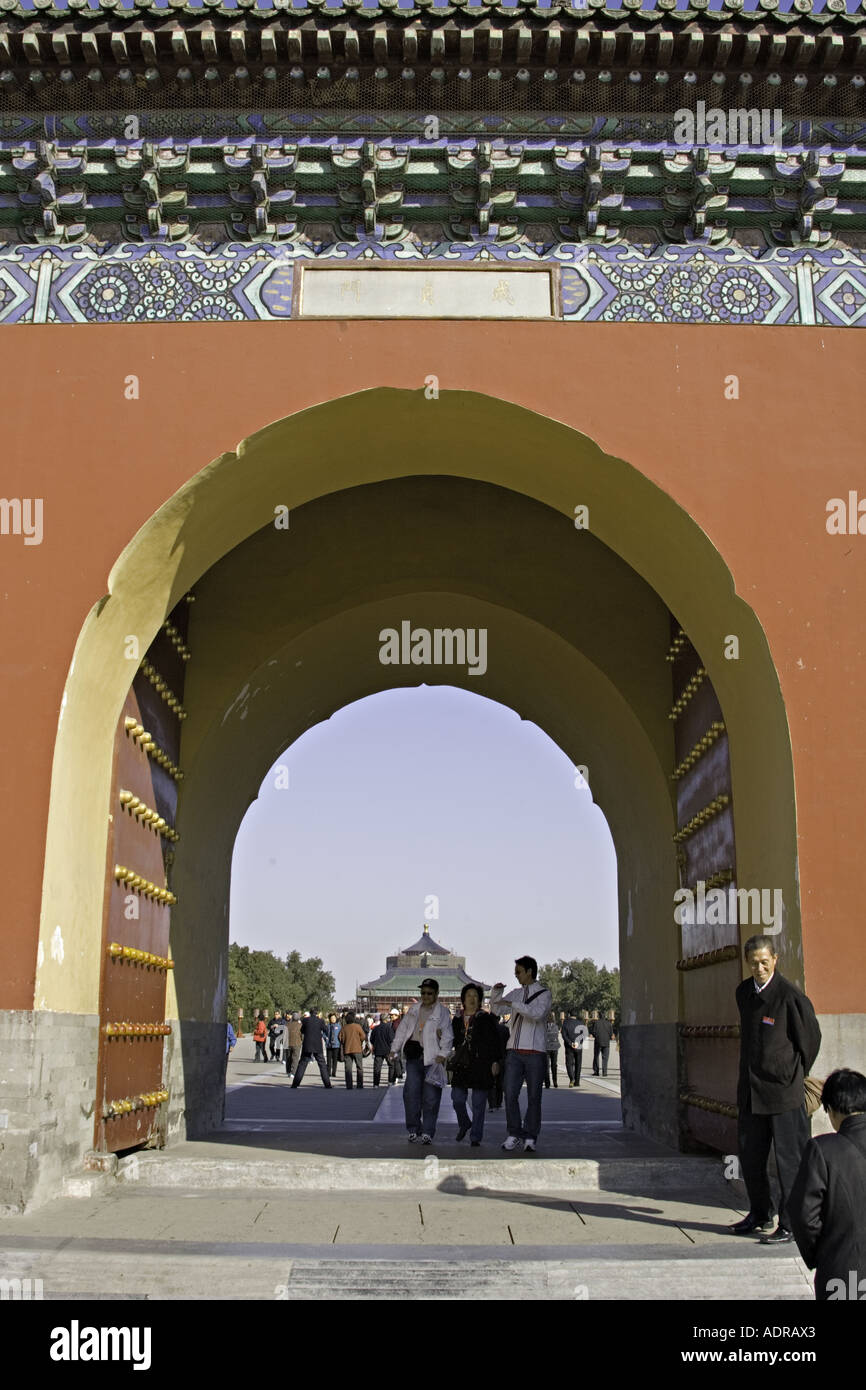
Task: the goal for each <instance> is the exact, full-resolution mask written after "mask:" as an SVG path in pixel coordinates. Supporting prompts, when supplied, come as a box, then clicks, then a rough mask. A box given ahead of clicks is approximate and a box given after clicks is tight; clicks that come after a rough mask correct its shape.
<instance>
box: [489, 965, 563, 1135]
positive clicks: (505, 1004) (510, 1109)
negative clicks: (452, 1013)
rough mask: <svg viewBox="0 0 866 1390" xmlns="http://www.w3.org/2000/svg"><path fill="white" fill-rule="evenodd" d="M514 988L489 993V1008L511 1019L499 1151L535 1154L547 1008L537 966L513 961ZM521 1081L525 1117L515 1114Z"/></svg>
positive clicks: (546, 994)
mask: <svg viewBox="0 0 866 1390" xmlns="http://www.w3.org/2000/svg"><path fill="white" fill-rule="evenodd" d="M514 973H515V975H516V976H517V982H518V985H519V988H518V989H513V990H512V991H511V993H510V994H503V990H504V989H505V985H504V984H498V985H494V986H493V989H492V990H491V992H490V1009H491V1012H492V1013H495V1014H510V1015H511V1025H510V1027H511V1033H510V1036H509V1038H508V1049H507V1051H506V1053H505V1087H504V1090H505V1122H506V1124H507V1126H508V1138H507V1139H506V1141H505V1143H504V1144H503V1145H502V1147H503V1149H508V1150H509V1151H510V1150H512V1149H521V1148H522V1149H524V1150H525V1151H526V1152H527V1153H535V1146H536V1143H537V1141H538V1132H539V1130H540V1129H541V1088H542V1086H543V1085H544V1061H545V1057H546V1055H547V1041H546V1022H547V1015H548V1014H549V1013H550V1009H551V1004H552V1000H551V995H550V990H549V989H548V988H547V986H546V985H540V984H539V983H538V962H537V961H535V960H533V958H532V956H521V957H520V959H519V960H516V961H515V962H514ZM524 1081H525V1082H526V1116H525V1118H523V1119H521V1115H520V1091H521V1088H522V1086H523V1083H524Z"/></svg>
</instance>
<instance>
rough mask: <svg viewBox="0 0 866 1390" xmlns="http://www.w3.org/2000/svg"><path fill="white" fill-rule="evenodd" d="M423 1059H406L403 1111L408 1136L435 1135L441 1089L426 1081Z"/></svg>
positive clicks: (431, 1136)
mask: <svg viewBox="0 0 866 1390" xmlns="http://www.w3.org/2000/svg"><path fill="white" fill-rule="evenodd" d="M426 1072H427V1068H426V1067H425V1065H424V1059H423V1057H407V1058H406V1080H405V1082H404V1083H403V1110H404V1112H405V1114H406V1128H407V1130H408V1131H409V1133H410V1134H429V1135H430V1138H431V1139H432V1138H433V1136H434V1134H435V1133H436V1121H437V1119H438V1118H439V1107H440V1105H441V1104H442V1087H441V1086H434V1085H433V1084H432V1082H430V1081H428V1080H427V1079H426Z"/></svg>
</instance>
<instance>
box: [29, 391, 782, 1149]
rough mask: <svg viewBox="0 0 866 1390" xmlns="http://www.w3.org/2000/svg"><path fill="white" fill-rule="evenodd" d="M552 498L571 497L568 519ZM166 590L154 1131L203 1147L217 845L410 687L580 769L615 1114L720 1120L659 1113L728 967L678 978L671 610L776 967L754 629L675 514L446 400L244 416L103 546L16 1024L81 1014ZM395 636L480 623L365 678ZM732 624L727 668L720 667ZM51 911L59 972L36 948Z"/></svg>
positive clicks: (59, 761)
mask: <svg viewBox="0 0 866 1390" xmlns="http://www.w3.org/2000/svg"><path fill="white" fill-rule="evenodd" d="M576 508H586V509H587V511H586V515H585V517H584V514H583V513H580V514H579V515H580V517H581V519H582V520H585V521H586V523H587V524H586V525H585V526H584V527H583V528H582V529H578V528H576V527H575V524H574V521H575V509H576ZM283 509H286V510H285V511H284V510H283ZM275 516H276V517H277V518H286V517H287V518H288V522H289V524H288V527H287V528H284V527H283V526H280V525H275V524H274V523H275ZM191 589H194V592H195V603H194V605H192V607H191V609H190V610H189V628H188V632H187V634H186V635H187V639H188V644H189V647H190V649H191V651H192V653H193V659H192V660H190V662H189V664H188V667H187V668H186V672H185V682H184V690H183V705H184V710H185V712H186V715H187V718H186V719H185V720H184V722H183V725H182V732H181V731H180V729H178V744H177V746H178V748H179V762H180V764H181V765H182V767H183V769H184V780H183V781H182V782H181V783H180V784H179V785H180V791H179V795H178V798H177V820H176V828H177V831H178V832H179V833H180V836H181V839H180V842H179V844H178V846H177V849H176V853H175V859H174V862H173V864H172V865H171V873H170V886H171V891H172V893H173V894H174V895H175V896H176V899H177V901H176V904H174V905H173V906H172V907H171V949H172V954H173V957H174V961H175V967H176V968H175V970H174V974H173V977H172V979H171V981H170V986H169V1017H171V1018H177V1019H178V1020H179V1027H178V1028H176V1029H175V1032H174V1035H173V1036H172V1038H171V1040H170V1043H169V1044H168V1045H167V1053H168V1056H167V1068H168V1070H167V1079H168V1082H169V1085H170V1090H171V1100H170V1102H169V1105H168V1121H167V1127H168V1132H169V1133H173V1132H177V1131H178V1130H179V1129H180V1128H181V1127H182V1125H184V1124H185V1126H186V1129H187V1131H188V1132H190V1133H197V1134H200V1133H202V1132H204V1131H205V1130H206V1129H207V1128H208V1127H209V1126H210V1125H211V1124H213V1123H215V1122H216V1121H217V1120H218V1119H219V1115H220V1112H221V1105H222V1088H221V1068H220V1066H219V1065H217V1063H218V1061H219V1059H220V1057H221V1055H222V1050H223V1047H224V1043H223V1024H222V1020H223V1019H224V991H225V961H226V950H227V942H228V933H227V924H228V891H229V873H230V862H231V850H232V844H233V842H234V837H235V834H236V831H237V827H238V825H239V823H240V819H241V817H242V816H243V814H244V811H245V810H246V808H247V806H248V805H249V803H250V801H251V799H252V798H253V797H255V795H256V792H257V789H258V786H259V784H260V781H261V778H262V776H263V775H264V773H265V771H266V770H267V768H268V767H269V766H270V765H271V763H272V762H273V761H274V758H275V757H276V756H277V754H278V753H279V752H280V750H281V749H282V748H284V747H286V746H287V745H288V744H289V743H291V742H292V741H293V740H294V739H295V738H296V737H297V736H298V735H299V734H300V733H302V732H303V731H304V730H305V729H307V728H309V727H310V725H311V724H313V723H316V722H318V721H320V720H322V719H326V718H328V717H329V716H330V715H331V714H332V713H333V712H334V710H336V709H338V708H340V707H341V706H342V705H344V704H346V703H347V702H349V701H351V700H355V699H358V698H361V697H362V696H364V695H368V694H372V693H374V692H375V691H377V690H382V689H386V688H390V687H393V686H394V685H400V684H415V683H417V682H418V681H419V679H423V680H424V681H425V682H426V683H428V684H431V683H435V682H437V681H440V680H441V681H443V682H445V683H447V684H450V685H458V686H463V687H464V688H466V689H472V690H476V691H477V692H478V693H483V694H485V695H487V696H488V697H490V698H492V699H495V700H499V701H501V702H502V703H504V704H507V705H509V706H511V707H512V708H514V709H515V710H517V711H518V712H519V713H520V714H521V715H522V716H523V717H524V718H527V719H531V720H532V721H533V722H534V723H536V724H538V725H539V726H540V727H541V728H543V729H544V730H545V731H546V732H547V733H548V734H549V735H550V737H551V738H553V739H554V740H555V741H556V742H557V743H558V744H559V746H560V747H561V748H562V749H563V750H564V751H565V752H566V753H567V755H568V756H569V757H570V758H571V759H572V760H573V761H574V763H575V764H581V765H585V766H586V767H587V768H588V769H589V782H590V787H591V790H592V794H593V797H594V798H595V800H596V802H597V803H598V805H599V806H600V807H601V808H602V810H603V811H604V814H605V815H606V817H607V820H608V823H609V825H610V827H611V832H612V834H613V837H614V842H615V845H616V849H617V858H618V878H619V889H618V891H619V914H620V945H621V962H622V972H623V1025H624V1026H623V1036H622V1056H623V1073H624V1115H625V1120H626V1123H627V1124H629V1125H630V1126H632V1127H634V1128H637V1129H640V1130H642V1131H644V1132H647V1133H650V1134H653V1135H654V1136H656V1137H657V1138H660V1139H663V1140H665V1141H667V1142H669V1143H677V1142H680V1141H681V1140H682V1139H683V1138H686V1139H688V1138H689V1137H691V1138H696V1139H698V1140H701V1141H704V1142H715V1140H714V1134H720V1133H721V1132H722V1131H721V1130H719V1129H718V1128H717V1129H716V1130H715V1131H714V1130H713V1129H712V1124H711V1125H710V1128H709V1129H708V1128H707V1127H706V1123H705V1121H706V1115H705V1112H702V1111H701V1110H696V1109H695V1108H694V1107H692V1106H683V1104H682V1103H681V1100H680V1093H681V1089H682V1086H683V1082H684V1072H683V1057H682V1049H683V1042H682V1037H681V1034H680V1032H679V1031H678V1028H679V1026H680V1025H682V1024H683V1022H686V1023H692V1022H698V1023H700V1022H704V1021H705V1022H707V1023H713V1024H716V1023H724V1022H725V1021H726V1020H727V1019H728V1018H729V1017H730V1014H731V1007H732V1005H731V998H730V996H731V987H732V983H734V982H735V981H736V979H738V978H739V965H738V963H737V962H736V961H732V960H730V959H727V960H726V961H722V962H719V964H720V965H722V966H723V967H724V969H723V970H720V971H716V972H713V971H694V972H685V973H684V972H678V971H677V970H676V968H675V962H676V960H677V959H678V957H680V956H681V954H684V953H687V954H690V955H691V954H692V950H689V951H688V952H685V951H684V938H683V936H681V932H680V928H679V927H678V925H677V923H676V922H675V920H674V915H673V895H674V892H675V890H676V888H677V886H678V883H679V881H680V876H679V872H678V869H681V868H682V862H680V863H679V865H678V846H677V845H676V844H675V843H674V840H673V836H674V834H675V833H676V830H677V825H678V818H677V784H675V783H674V782H673V781H672V780H671V774H672V772H673V771H674V768H675V765H676V750H675V744H674V734H673V728H672V721H671V719H670V717H669V716H670V714H671V707H672V701H673V694H672V684H671V668H670V665H669V664H667V663H666V661H665V655H666V653H667V652H668V649H669V647H670V643H671V615H673V617H674V618H675V621H676V623H677V624H679V625H681V627H682V629H683V630H684V631H685V632H686V633H687V634H688V638H689V639H690V642H691V643H692V644H693V647H694V649H695V651H696V652H697V653H698V654H699V657H700V661H701V662H702V663H703V668H702V669H705V671H706V673H707V675H706V680H707V682H708V685H710V686H711V687H712V690H713V691H714V692H715V697H717V699H718V702H719V705H720V707H721V710H722V712H723V717H724V723H725V726H726V738H725V741H724V742H725V758H727V757H728V756H729V760H730V770H729V775H730V785H731V790H732V797H733V805H734V808H735V812H736V876H737V880H738V882H740V883H741V884H746V885H758V886H764V885H772V886H773V887H774V888H775V887H778V888H779V889H780V890H781V892H782V894H783V898H784V902H785V905H786V920H785V941H786V954H787V958H788V961H789V967H788V968H789V973H795V974H796V973H797V971H796V965H795V964H793V963H791V955H792V953H794V952H796V951H798V949H799V912H798V900H797V891H796V882H797V869H796V831H795V820H794V800H793V777H792V768H791V757H790V746H789V739H788V731H787V724H786V720H785V713H784V708H783V705H782V700H781V694H780V690H779V684H778V680H777V677H776V673H775V671H774V669H773V665H772V661H771V658H770V654H769V651H768V648H767V644H766V641H765V639H764V636H763V633H762V631H761V629H760V626H759V624H758V622H757V620H756V618H755V616H754V614H753V613H752V611H751V610H750V609H749V607H748V606H747V605H746V604H745V603H744V602H743V601H742V600H741V599H739V598H738V597H737V595H736V594H735V592H734V587H733V583H732V580H731V577H730V574H729V572H728V570H727V568H726V566H725V563H724V560H723V558H722V557H721V556H720V555H719V554H718V552H717V551H716V550H715V549H714V548H713V546H712V545H711V543H710V541H709V540H708V538H707V537H706V536H705V535H704V533H703V532H701V531H700V529H699V528H698V527H697V526H696V525H695V523H694V522H693V521H692V520H691V519H690V518H689V516H688V515H687V514H686V513H685V512H684V511H683V510H682V509H681V508H680V507H678V505H677V504H676V502H675V501H674V500H673V499H671V498H670V497H669V496H667V495H666V494H665V493H663V492H661V491H660V490H659V489H658V488H657V487H655V486H654V485H652V484H651V483H649V482H648V481H647V480H646V479H645V478H644V477H643V476H642V475H641V474H640V473H639V472H638V471H637V470H635V469H634V468H632V467H630V466H629V465H628V464H626V463H624V462H622V461H621V460H617V459H614V458H611V457H609V456H606V455H604V454H602V453H601V451H600V450H599V449H598V448H597V447H596V446H595V445H594V444H593V443H592V441H590V440H588V439H586V438H585V437H584V436H581V435H579V434H578V433H576V432H575V431H573V430H570V429H568V428H566V427H564V426H561V425H558V424H556V423H554V422H552V421H550V420H546V419H543V418H542V417H539V416H537V415H534V414H533V413H532V412H529V411H526V410H523V409H519V408H517V407H513V406H510V405H508V404H506V403H503V402H501V401H497V400H493V399H491V398H489V397H481V396H477V395H473V394H470V393H460V392H454V393H444V394H443V395H442V396H441V398H440V399H439V400H438V401H436V402H431V401H427V400H425V398H424V395H423V393H420V392H419V393H413V392H400V391H394V390H384V389H383V390H376V391H370V392H365V393H362V394H361V395H358V396H353V397H348V398H345V399H342V400H339V401H335V402H332V403H330V404H328V405H325V406H320V407H316V408H315V409H311V410H308V411H304V412H302V413H300V414H299V415H296V416H292V417H290V418H288V419H286V420H283V421H280V422H279V423H277V424H274V425H271V426H268V427H267V428H266V429H263V430H261V431H260V432H259V433H257V434H255V435H253V436H252V437H251V438H250V439H248V440H246V441H244V442H243V443H242V444H241V445H240V446H239V447H238V450H237V452H236V453H234V454H228V455H225V456H223V457H222V458H220V459H218V460H217V461H216V462H215V463H213V464H211V465H210V466H209V467H207V468H205V469H204V470H203V471H202V472H201V473H199V474H197V475H196V477H194V478H193V479H192V481H191V482H190V483H189V484H188V485H187V486H185V487H184V488H183V489H181V491H180V492H179V493H178V494H176V496H175V497H174V498H172V499H171V501H170V502H169V503H167V504H166V506H165V507H163V508H162V509H161V510H160V511H159V512H158V513H157V514H156V515H155V516H154V517H152V518H151V520H150V521H149V522H148V523H147V525H146V526H145V527H143V528H142V530H141V531H140V532H139V534H138V535H137V536H136V537H135V539H134V540H133V541H132V542H131V544H130V545H129V547H128V548H127V550H126V551H125V552H124V554H123V555H122V556H121V557H120V559H119V561H118V563H117V565H116V566H115V569H114V571H113V574H112V576H111V593H110V596H109V597H108V598H107V599H106V600H105V601H104V602H103V603H102V604H101V605H100V606H99V607H98V609H96V610H94V613H93V614H92V615H91V617H90V619H89V620H88V622H87V624H86V625H85V628H84V630H83V631H82V634H81V638H80V640H79V643H78V647H77V650H76V655H75V659H74V663H73V668H72V672H71V674H70V679H69V682H68V685H67V690H66V697H65V705H64V711H63V716H62V720H61V724H60V730H59V733H58V743H57V749H56V754H55V765H54V774H53V783H52V801H51V813H50V822H49V834H48V845H47V853H46V869H45V891H44V897H43V916H42V937H43V944H44V946H45V949H44V950H43V951H42V952H41V964H40V969H39V978H38V981H37V989H36V999H37V1007H41V1008H53V1007H56V1008H63V1009H67V1010H76V1011H78V1012H79V1013H82V1014H86V1015H88V1016H92V1017H93V1018H94V1021H95V1023H97V1024H98V1019H97V1015H98V1005H99V990H100V980H101V971H102V962H103V946H104V940H109V939H111V912H112V908H111V900H112V898H111V895H112V892H113V891H114V889H112V888H111V886H110V885H111V883H112V865H111V863H109V865H108V874H107V876H106V848H107V844H106V825H107V817H108V816H109V815H112V814H114V813H115V809H116V808H113V805H112V801H113V798H114V797H115V796H116V792H117V786H116V773H115V772H114V771H113V766H112V758H113V733H114V729H115V727H116V725H117V720H118V714H119V712H120V711H121V709H122V708H123V706H124V700H125V699H126V698H127V695H128V691H129V685H130V663H129V660H128V659H127V654H126V653H127V645H126V644H128V639H129V637H130V636H131V635H133V636H135V637H136V638H137V639H138V643H139V645H140V648H141V651H142V652H144V651H145V650H146V649H147V648H148V646H149V644H150V643H151V642H152V641H153V639H154V638H155V637H156V635H157V634H158V633H159V631H160V628H161V625H162V624H163V623H164V621H165V620H166V618H167V616H168V615H169V614H171V613H172V612H173V610H174V609H175V607H176V605H177V604H178V603H179V602H180V600H181V599H182V598H183V596H184V595H185V594H186V593H187V592H188V591H190V590H191ZM406 621H408V622H410V623H411V625H412V627H413V628H415V629H427V630H429V631H431V632H432V631H434V630H435V629H443V628H447V629H451V630H467V631H468V630H474V631H480V630H482V629H483V630H484V631H485V633H486V650H487V659H486V667H485V670H484V673H483V675H482V674H479V673H478V672H477V671H476V672H473V670H472V668H471V667H470V666H469V665H468V664H467V665H464V666H459V665H455V664H452V665H440V666H435V665H434V666H424V667H423V668H419V667H418V666H417V665H412V664H409V665H388V664H383V662H382V661H381V660H380V651H381V641H380V633H381V632H382V631H383V630H384V629H389V628H394V629H397V630H398V631H399V630H400V629H401V625H402V624H403V623H404V622H406ZM731 635H734V636H736V637H737V639H738V644H739V659H738V660H729V659H727V658H726V655H725V650H726V639H727V638H729V637H730V636H731ZM83 784H84V785H85V786H86V789H87V794H86V795H85V796H82V785H83ZM74 810H75V811H77V815H76V816H75V817H72V815H71V813H72V812H73V811H74ZM680 813H681V814H682V804H681V805H680ZM681 814H680V820H679V823H680V824H681V823H682V821H681ZM73 823H74V825H75V831H74V833H72V834H70V831H69V827H70V824H73ZM109 857H110V856H109ZM73 866H74V869H75V874H74V878H75V895H76V900H75V910H74V912H73V913H72V914H70V913H69V910H68V909H69V904H68V901H67V900H66V897H65V895H66V894H67V892H68V884H69V880H70V872H71V869H72V867H73ZM106 877H107V878H108V883H109V889H108V890H106ZM115 887H116V885H115ZM107 891H108V896H107V898H106V892H107ZM106 901H107V903H108V906H107V908H106V909H105V912H104V907H105V904H106ZM58 913H62V914H63V917H64V920H65V921H66V923H67V932H66V938H65V939H66V948H67V958H68V959H70V960H71V962H72V967H71V968H69V969H65V970H61V969H59V968H58V962H57V961H56V959H55V958H54V956H53V955H52V952H51V950H50V949H49V947H50V939H51V933H52V931H53V929H54V923H55V921H56V920H57V917H58ZM734 930H735V935H736V929H734ZM104 933H107V935H106V936H105V938H104V935H103V934H104ZM745 934H748V930H747V931H746V933H745ZM691 944H692V948H693V950H696V949H697V947H699V945H700V943H699V942H697V941H696V939H693V940H692V943H691ZM720 1015H721V1016H720ZM96 1045H97V1037H96V1027H94V1049H95V1048H96ZM729 1055H730V1054H729V1052H728V1053H726V1054H725V1056H724V1058H723V1061H722V1064H721V1071H722V1073H724V1072H725V1069H726V1068H727V1069H728V1070H729V1060H728V1059H729ZM693 1065H694V1070H693V1074H690V1076H689V1077H688V1078H687V1079H688V1081H689V1084H690V1085H691V1086H692V1089H695V1084H696V1081H697V1085H698V1087H700V1085H701V1084H703V1085H704V1086H706V1085H707V1080H706V1078H707V1077H710V1078H713V1077H714V1078H715V1079H716V1080H717V1081H718V1080H719V1065H718V1064H715V1063H713V1064H712V1065H710V1066H709V1067H708V1068H707V1066H706V1064H705V1062H704V1061H703V1060H700V1059H696V1060H695V1061H694V1064H693ZM701 1077H703V1078H704V1080H703V1083H702V1082H701ZM721 1099H722V1101H724V1096H722V1098H721ZM717 1118H718V1122H719V1123H721V1122H722V1121H724V1116H723V1115H721V1117H720V1118H719V1117H717ZM712 1123H715V1121H713V1122H712ZM702 1124H704V1127H703V1128H702V1127H701V1126H702ZM83 1133H84V1127H82V1136H83ZM82 1142H83V1139H82Z"/></svg>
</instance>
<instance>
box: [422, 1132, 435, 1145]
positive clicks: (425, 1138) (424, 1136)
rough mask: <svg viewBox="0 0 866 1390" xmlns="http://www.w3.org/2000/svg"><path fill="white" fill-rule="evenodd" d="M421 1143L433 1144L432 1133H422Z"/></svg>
mask: <svg viewBox="0 0 866 1390" xmlns="http://www.w3.org/2000/svg"><path fill="white" fill-rule="evenodd" d="M421 1143H422V1144H432V1143H433V1138H432V1135H429V1134H422V1135H421Z"/></svg>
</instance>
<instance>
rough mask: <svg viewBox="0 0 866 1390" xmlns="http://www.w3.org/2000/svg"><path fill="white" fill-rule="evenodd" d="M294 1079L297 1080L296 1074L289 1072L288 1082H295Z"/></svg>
mask: <svg viewBox="0 0 866 1390" xmlns="http://www.w3.org/2000/svg"><path fill="white" fill-rule="evenodd" d="M294 1079H295V1073H294V1072H293V1071H290V1072H289V1075H288V1077H287V1080H289V1081H294Z"/></svg>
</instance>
